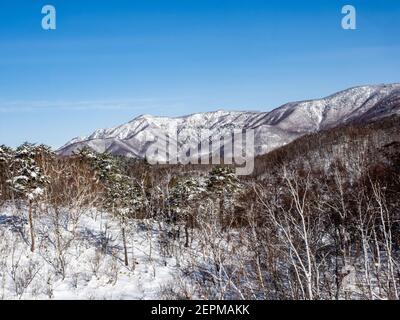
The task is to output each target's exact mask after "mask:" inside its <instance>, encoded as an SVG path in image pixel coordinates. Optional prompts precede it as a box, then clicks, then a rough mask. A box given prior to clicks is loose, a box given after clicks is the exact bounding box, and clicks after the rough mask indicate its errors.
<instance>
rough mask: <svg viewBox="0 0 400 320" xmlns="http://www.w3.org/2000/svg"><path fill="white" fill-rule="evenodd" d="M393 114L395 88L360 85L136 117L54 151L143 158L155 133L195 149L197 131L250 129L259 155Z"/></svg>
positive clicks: (399, 89)
mask: <svg viewBox="0 0 400 320" xmlns="http://www.w3.org/2000/svg"><path fill="white" fill-rule="evenodd" d="M394 113H400V84H391V85H377V86H362V87H355V88H351V89H348V90H345V91H341V92H338V93H336V94H333V95H331V96H329V97H326V98H324V99H320V100H309V101H301V102H292V103H288V104H285V105H283V106H281V107H279V108H277V109H274V110H272V111H270V112H246V111H216V112H205V113H197V114H192V115H188V116H183V117H176V118H168V117H155V116H150V115H142V116H139V117H137V118H135V119H133V120H132V121H130V122H128V123H126V124H123V125H121V126H118V127H115V128H110V129H100V130H97V131H95V132H94V133H93V134H91V135H90V136H87V137H83V138H75V139H73V140H71V141H70V142H68V143H67V144H65V145H64V146H63V147H61V148H60V149H59V150H58V152H59V154H61V155H70V154H72V152H74V151H76V150H78V149H80V148H82V147H84V146H88V147H91V148H92V149H94V150H96V151H98V152H110V153H112V154H117V155H124V156H129V157H135V158H144V156H145V154H146V150H147V149H148V148H149V146H151V145H152V144H153V143H154V142H155V140H156V137H158V136H159V133H160V132H163V133H166V134H168V135H169V136H172V137H173V136H176V135H177V133H178V138H177V144H178V149H179V150H180V151H181V150H187V149H188V148H189V147H197V145H198V144H199V142H200V141H199V139H198V136H199V134H200V131H201V130H210V132H211V133H212V135H213V136H224V135H226V134H229V132H231V131H232V130H235V129H254V133H255V152H256V154H257V155H259V154H264V153H267V152H269V151H271V150H273V149H275V148H277V147H280V146H282V145H285V144H287V143H289V142H291V141H293V140H294V139H296V138H298V137H300V136H302V135H305V134H307V133H311V132H315V131H319V130H324V129H327V128H332V127H335V126H338V125H342V124H347V123H351V122H368V121H372V120H375V119H379V118H383V117H386V116H389V115H391V114H394Z"/></svg>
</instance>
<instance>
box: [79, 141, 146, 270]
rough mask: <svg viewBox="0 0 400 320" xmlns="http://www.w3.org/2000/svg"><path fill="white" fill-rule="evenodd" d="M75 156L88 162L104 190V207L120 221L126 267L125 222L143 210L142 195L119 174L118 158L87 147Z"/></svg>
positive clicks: (129, 180)
mask: <svg viewBox="0 0 400 320" xmlns="http://www.w3.org/2000/svg"><path fill="white" fill-rule="evenodd" d="M77 155H78V156H79V157H82V158H83V159H86V160H87V161H88V162H89V164H90V166H91V167H92V169H93V170H94V171H95V172H96V174H97V176H98V178H99V180H100V181H102V182H103V184H104V186H105V188H106V193H105V198H104V206H105V208H107V209H109V210H111V212H112V214H113V215H114V216H116V217H117V218H118V219H119V221H120V226H121V234H122V241H123V246H124V260H125V265H126V266H128V265H129V259H128V251H127V245H126V227H127V220H128V219H129V218H130V217H134V216H135V214H136V213H137V212H138V211H139V210H141V209H142V208H143V206H144V203H145V198H144V196H143V193H142V191H141V189H140V188H139V186H138V185H137V184H135V183H134V181H133V179H131V178H130V177H129V176H127V175H125V174H123V173H122V172H121V171H122V170H121V167H122V166H121V163H120V161H118V160H119V159H118V158H116V157H114V156H112V155H110V154H108V153H96V152H95V151H93V150H91V149H90V148H87V147H85V148H82V149H81V150H80V151H79V152H78V153H77Z"/></svg>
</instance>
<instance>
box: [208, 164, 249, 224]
mask: <svg viewBox="0 0 400 320" xmlns="http://www.w3.org/2000/svg"><path fill="white" fill-rule="evenodd" d="M241 188H242V185H241V184H240V181H239V179H238V178H237V176H236V175H235V173H234V171H233V169H232V168H229V167H224V166H217V167H215V168H213V170H212V171H211V172H210V173H209V178H208V182H207V190H208V191H209V192H210V193H211V194H212V196H214V197H216V198H217V199H218V201H219V219H220V224H221V226H222V225H223V224H224V210H225V205H226V202H227V200H229V202H228V203H229V204H231V203H233V197H234V196H235V195H236V193H237V192H238V191H239V190H240V189H241ZM227 195H229V198H228V199H227Z"/></svg>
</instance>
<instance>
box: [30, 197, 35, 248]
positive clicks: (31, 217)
mask: <svg viewBox="0 0 400 320" xmlns="http://www.w3.org/2000/svg"><path fill="white" fill-rule="evenodd" d="M29 229H30V231H31V251H32V252H34V251H35V235H34V232H33V216H32V201H29Z"/></svg>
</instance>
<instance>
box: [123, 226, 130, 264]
mask: <svg viewBox="0 0 400 320" xmlns="http://www.w3.org/2000/svg"><path fill="white" fill-rule="evenodd" d="M122 242H123V244H124V259H125V266H127V267H128V266H129V261H128V249H127V248H126V235H125V227H122Z"/></svg>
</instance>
